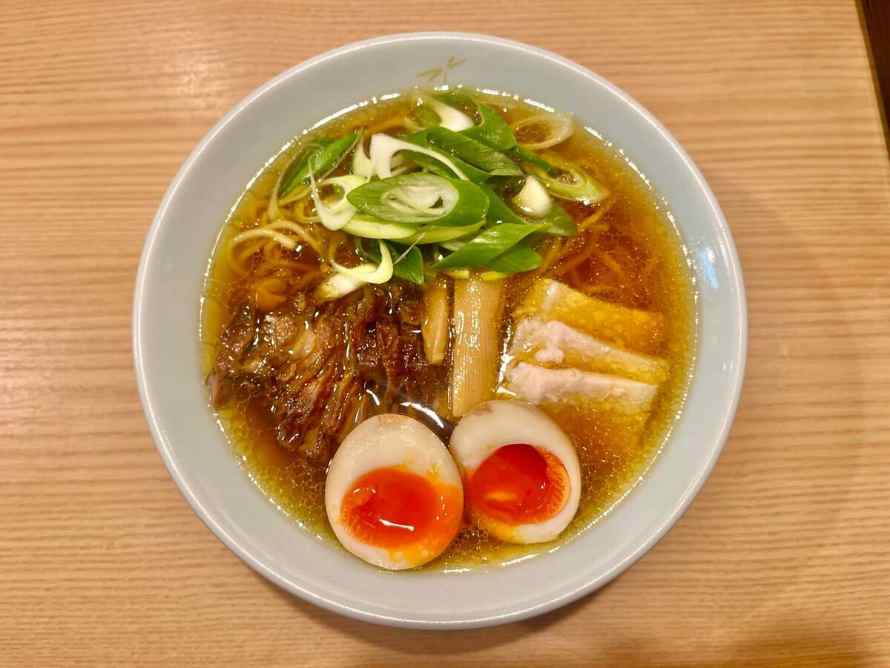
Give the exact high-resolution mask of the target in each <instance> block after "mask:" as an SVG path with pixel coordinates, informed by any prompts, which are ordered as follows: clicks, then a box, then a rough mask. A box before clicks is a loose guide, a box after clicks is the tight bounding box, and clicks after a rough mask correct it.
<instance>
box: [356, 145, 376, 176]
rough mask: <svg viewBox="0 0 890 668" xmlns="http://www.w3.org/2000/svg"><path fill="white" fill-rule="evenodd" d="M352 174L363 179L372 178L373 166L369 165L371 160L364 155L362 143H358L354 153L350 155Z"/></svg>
mask: <svg viewBox="0 0 890 668" xmlns="http://www.w3.org/2000/svg"><path fill="white" fill-rule="evenodd" d="M352 173H353V174H355V175H356V176H361V177H363V178H365V179H370V178H371V177H372V176H374V165H372V164H371V158H369V157H368V154H367V153H365V142H364V141H359V142H358V143H357V144H356V146H355V153H353V154H352Z"/></svg>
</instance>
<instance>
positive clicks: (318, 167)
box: [276, 132, 359, 204]
mask: <svg viewBox="0 0 890 668" xmlns="http://www.w3.org/2000/svg"><path fill="white" fill-rule="evenodd" d="M358 138H359V133H358V132H353V133H351V134H348V135H346V136H345V137H340V138H339V139H335V140H333V141H331V140H325V141H323V142H322V141H319V142H316V143H315V144H314V145H310V147H307V150H306V151H304V152H303V153H301V154H300V155H299V156H298V157H297V158H296V159H294V160H293V161H292V162H291V163H290V165H288V167H287V169H285V170H284V172H282V175H281V180H280V182H279V184H278V188H277V190H276V194H277V195H278V203H279V204H287V203H288V202H291V201H295V200H298V199H300V197H302V196H303V195H305V191H304V192H302V194H300V195H299V196H297V195H296V194H295V193H294V189H295V188H297V187H298V186H301V185H305V184H308V182H309V175H310V174H313V175H314V176H316V177H317V178H323V177H324V176H325V175H327V174H328V173H329V172H331V171H333V170H334V169H335V168H336V167H337V165H339V164H340V162H341V161H342V160H343V158H344V157H346V154H347V153H349V151H350V150H351V149H352V147H353V146H355V143H356V141H357V140H358Z"/></svg>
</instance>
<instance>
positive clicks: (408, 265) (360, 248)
mask: <svg viewBox="0 0 890 668" xmlns="http://www.w3.org/2000/svg"><path fill="white" fill-rule="evenodd" d="M387 245H389V252H390V254H392V255H394V256H395V259H394V260H393V276H396V277H397V278H401V279H403V280H405V281H410V282H411V283H416V284H417V285H423V283H424V278H425V277H424V273H423V253H421V252H420V249H419V248H418V247H417V246H409V247H408V248H406V249H401V248H398V247H395V246H394V245H391V244H387ZM355 249H356V252H358V254H359V255H361V256H362V257H363V258H364V259H366V260H369V261H371V262H380V260H381V257H380V251H379V249H378V248H376V247H374V248H373V249H368V248H366V247H365V244H364V240H362V239H356V244H355Z"/></svg>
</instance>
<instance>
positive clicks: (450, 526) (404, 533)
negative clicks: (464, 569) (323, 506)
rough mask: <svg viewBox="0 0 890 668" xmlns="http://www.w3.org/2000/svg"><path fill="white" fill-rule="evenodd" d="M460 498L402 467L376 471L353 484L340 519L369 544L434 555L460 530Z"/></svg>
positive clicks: (448, 487) (455, 491) (455, 492)
mask: <svg viewBox="0 0 890 668" xmlns="http://www.w3.org/2000/svg"><path fill="white" fill-rule="evenodd" d="M460 499H461V495H460V490H458V489H457V488H456V487H454V486H453V485H444V484H441V485H440V484H434V483H433V482H431V481H430V480H429V479H427V478H426V477H424V476H421V475H418V474H416V473H412V472H411V471H406V470H404V469H402V468H395V467H391V468H380V469H375V470H373V471H370V472H368V473H366V474H365V475H363V476H361V477H360V478H358V479H357V480H356V481H355V482H354V483H353V485H352V487H351V488H350V489H349V491H347V492H346V494H345V495H344V496H343V502H342V504H341V517H342V519H343V522H344V524H346V526H348V527H349V530H350V531H351V532H352V534H353V535H354V536H355V537H356V538H358V539H359V540H361V541H362V542H363V543H366V544H368V545H374V546H376V547H382V548H388V549H393V548H404V547H406V546H408V545H412V544H421V545H422V546H423V548H424V549H426V550H428V551H432V552H438V551H441V550H444V549H445V547H446V546H447V545H448V543H450V542H451V539H452V538H454V536H455V535H456V534H457V530H458V529H459V528H460V521H461V500H460Z"/></svg>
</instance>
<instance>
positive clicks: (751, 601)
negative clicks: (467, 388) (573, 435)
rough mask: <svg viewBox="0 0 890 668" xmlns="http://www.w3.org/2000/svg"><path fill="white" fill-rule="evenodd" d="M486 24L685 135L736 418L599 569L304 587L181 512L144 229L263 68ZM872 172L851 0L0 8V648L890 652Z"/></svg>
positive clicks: (587, 656)
mask: <svg viewBox="0 0 890 668" xmlns="http://www.w3.org/2000/svg"><path fill="white" fill-rule="evenodd" d="M429 29H451V30H467V31H478V32H490V33H495V34H498V35H502V36H506V37H510V38H514V39H518V40H521V41H526V42H530V43H533V44H537V45H539V46H542V47H544V48H547V49H552V50H554V51H556V52H558V53H561V54H563V55H565V56H567V57H568V58H571V59H574V60H576V61H577V62H579V63H581V64H582V65H585V66H587V67H589V68H591V69H592V70H594V71H596V72H598V73H600V74H602V75H604V76H605V77H607V78H609V79H610V80H611V81H613V82H615V83H616V84H618V85H619V86H621V87H622V88H624V89H625V90H627V91H628V92H630V93H631V94H632V95H633V96H635V97H636V98H637V99H638V100H640V101H641V102H642V103H643V104H644V105H645V106H647V107H648V108H649V109H650V110H651V111H652V112H654V113H655V114H656V115H657V116H658V117H659V118H660V119H661V120H662V121H664V123H665V124H666V125H667V126H668V127H669V128H670V129H671V130H672V131H673V132H674V134H675V135H676V136H677V138H678V139H679V140H680V141H681V142H682V143H683V144H684V145H685V146H686V148H687V149H688V150H689V152H690V153H691V155H692V156H693V158H694V159H695V160H696V161H697V163H698V165H699V166H700V167H701V169H702V171H703V172H704V174H705V176H706V177H707V178H708V180H709V181H710V183H711V186H712V187H713V189H714V191H715V192H716V194H717V197H718V198H719V200H720V202H721V204H722V205H723V208H724V211H725V212H726V216H727V218H728V220H729V223H730V225H731V226H732V231H733V234H734V235H735V239H736V242H737V244H738V247H739V252H740V255H741V259H742V263H743V265H744V270H745V279H746V283H747V288H748V297H749V300H750V301H749V309H750V324H751V328H750V330H751V331H750V349H749V357H748V374H747V381H746V384H745V390H744V394H743V398H742V402H741V408H740V411H739V414H738V418H737V420H736V423H735V427H734V429H733V433H732V437H731V439H730V442H729V443H728V445H727V448H726V450H725V452H724V454H723V456H722V458H721V459H720V461H719V463H718V464H717V467H716V469H715V471H714V473H713V475H712V476H711V478H710V480H709V481H708V483H707V484H706V485H705V487H704V489H703V491H702V492H701V494H700V495H699V496H698V498H697V499H696V500H695V502H694V504H693V506H692V507H691V509H690V510H689V512H688V513H687V514H686V516H685V517H684V518H683V519H682V520H681V521H680V522H679V523H678V525H677V526H676V527H675V528H674V529H673V530H672V531H671V532H670V534H669V535H668V536H667V537H666V538H665V539H663V540H662V541H661V542H660V543H659V544H658V545H657V547H655V549H653V550H652V551H651V552H650V553H649V554H648V555H647V556H646V557H645V558H643V559H642V560H641V561H640V562H639V563H638V564H637V565H636V566H634V567H633V568H632V569H631V570H630V571H628V572H627V573H626V574H624V575H623V576H621V577H620V578H619V579H618V580H617V581H616V582H614V583H613V584H611V585H610V586H608V587H606V588H605V589H604V590H602V591H600V592H599V593H597V594H595V595H592V596H588V597H587V598H585V599H583V600H581V601H580V602H578V603H576V604H574V605H571V606H569V607H568V608H566V609H564V610H561V611H558V612H556V613H554V614H550V615H547V616H544V617H541V618H539V619H535V620H532V621H528V622H524V623H518V624H513V625H510V626H505V627H499V628H494V629H488V630H480V631H473V632H461V633H447V634H445V633H442V634H437V633H432V632H409V631H404V630H395V629H386V628H380V627H375V626H371V625H367V624H364V623H360V622H355V621H351V620H348V619H343V618H340V617H337V616H335V615H333V614H330V613H327V612H324V611H322V610H318V609H315V608H314V607H312V606H310V605H308V604H306V603H303V602H301V601H299V600H296V599H294V598H292V597H291V596H289V595H287V594H285V593H284V592H282V591H279V590H278V589H277V588H275V587H274V586H272V585H271V584H269V583H268V582H266V581H265V580H263V579H262V578H261V577H259V576H258V575H256V574H255V573H254V572H253V571H251V570H250V569H249V568H248V567H247V566H245V565H244V564H243V563H241V562H240V561H239V560H238V559H237V558H236V557H235V556H234V555H233V554H231V553H230V552H229V551H228V550H227V549H226V548H225V547H223V545H222V544H221V543H220V542H219V541H217V539H216V538H214V536H213V535H212V534H211V533H210V532H209V531H208V530H207V529H206V528H205V527H204V526H203V525H202V524H201V522H200V521H199V520H198V519H197V517H196V516H195V515H194V514H193V513H192V512H191V510H190V509H189V507H188V505H187V504H186V502H185V501H184V500H183V499H182V498H181V497H180V495H179V492H178V491H177V490H176V487H175V486H174V484H173V482H172V481H171V479H170V478H169V476H168V475H167V472H166V470H165V469H164V467H163V465H162V463H161V460H160V458H159V456H158V454H157V452H156V451H155V449H154V447H153V445H152V441H151V438H150V437H149V434H148V429H147V427H146V423H145V421H144V419H143V415H142V410H141V408H140V405H139V400H138V397H137V392H136V384H135V378H134V372H133V368H132V363H131V345H130V308H131V299H132V298H131V294H132V290H133V281H134V277H135V272H136V265H137V260H138V257H139V252H140V249H141V246H142V241H143V237H144V235H145V233H146V231H147V229H148V226H149V224H150V222H151V219H152V216H153V215H154V211H155V208H156V207H157V205H158V202H159V200H160V198H161V196H162V195H163V193H164V190H165V188H166V187H167V184H168V183H169V181H170V180H171V178H172V177H173V175H174V174H175V173H176V170H177V169H178V167H179V165H180V163H181V162H182V161H183V159H184V158H185V157H186V156H187V155H188V153H189V151H190V150H191V148H192V146H193V145H194V144H195V143H196V142H197V141H198V140H199V139H200V138H201V136H202V135H203V134H204V133H205V132H206V131H207V130H208V129H209V128H210V127H211V126H212V125H213V124H214V123H215V122H216V121H217V120H218V119H219V118H220V116H221V115H222V114H223V113H224V112H225V111H226V110H228V109H229V108H230V107H231V106H232V105H233V104H234V103H235V102H237V101H238V100H239V99H240V98H242V97H243V96H244V95H246V94H247V93H248V92H249V91H250V90H252V89H253V88H254V87H255V86H257V85H259V84H260V83H262V82H263V81H265V80H267V79H269V78H270V77H272V76H273V75H275V74H277V73H278V72H280V71H282V70H283V69H285V68H287V67H289V66H291V65H293V64H295V63H298V62H300V61H302V60H304V59H305V58H308V57H309V56H312V55H314V54H316V53H319V52H321V51H324V50H327V49H329V48H332V47H335V46H338V45H341V44H344V43H346V42H349V41H352V40H356V39H361V38H366V37H370V36H373V35H379V34H383V33H390V32H398V31H411V30H429ZM888 242H890V166H888V155H887V149H886V147H885V144H884V137H883V136H882V130H881V125H880V117H879V114H878V109H877V105H876V96H875V92H874V88H873V83H872V78H871V74H870V70H869V61H868V56H867V52H866V48H865V45H864V40H863V35H862V31H861V27H860V23H859V19H858V16H857V11H856V7H855V5H854V4H853V3H852V2H846V1H843V0H825V1H823V2H817V1H815V0H808V1H806V2H774V1H772V0H762V1H753V0H751V1H738V2H735V1H734V2H712V1H711V0H701V1H691V0H685V1H681V0H674V1H673V2H663V1H662V0H648V1H646V2H637V1H634V2H629V1H627V0H622V1H618V2H590V1H589V0H588V1H586V2H579V1H578V0H569V1H566V2H562V1H560V2H549V3H544V2H534V3H524V2H517V1H516V0H489V1H487V2H476V1H471V2H463V1H459V0H452V2H447V3H444V2H443V3H431V2H410V1H407V0H406V1H403V2H398V3H392V4H380V3H369V2H354V1H352V0H339V1H338V2H332V3H316V2H313V3H308V2H306V3H303V2H265V3H244V2H225V3H206V2H199V3H192V2H188V1H186V2H182V1H181V0H180V1H177V2H158V1H156V2H151V3H123V2H104V1H94V2H87V1H84V2H71V1H66V0H56V1H55V2H52V3H40V2H35V1H32V2H20V1H16V0H3V1H2V2H0V666H4V667H5V666H28V665H34V666H79V665H83V666H94V665H115V666H124V665H164V666H179V665H192V664H193V665H201V666H210V665H226V666H247V665H262V666H302V665H311V666H364V665H380V666H384V665H395V664H396V663H397V662H405V663H404V665H410V666H428V665H440V664H441V665H450V666H472V665H480V666H483V665H484V666H527V665H540V666H552V665H567V666H568V665H578V666H582V665H583V666H588V665H594V664H596V665H618V666H644V665H661V666H672V667H679V666H701V665H704V666H730V665H762V666H777V665H802V666H803V665H805V666H812V665H819V666H822V665H825V666H828V665H838V666H866V665H867V666H888V665H890V243H888Z"/></svg>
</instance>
